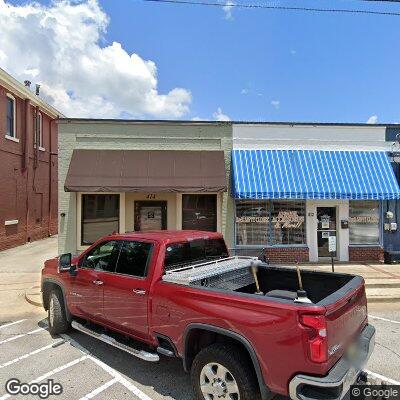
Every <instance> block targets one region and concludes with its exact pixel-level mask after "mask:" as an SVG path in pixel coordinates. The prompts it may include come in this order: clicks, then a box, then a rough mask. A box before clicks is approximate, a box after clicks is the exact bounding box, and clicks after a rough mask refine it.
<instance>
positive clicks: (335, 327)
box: [323, 277, 367, 360]
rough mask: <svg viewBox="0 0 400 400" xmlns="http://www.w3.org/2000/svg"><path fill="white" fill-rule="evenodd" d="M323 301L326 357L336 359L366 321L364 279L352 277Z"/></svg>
mask: <svg viewBox="0 0 400 400" xmlns="http://www.w3.org/2000/svg"><path fill="white" fill-rule="evenodd" d="M323 303H325V304H323V305H324V306H325V308H326V314H325V316H326V328H327V337H328V357H329V358H330V359H333V360H337V359H338V358H339V357H341V356H342V355H343V354H344V352H345V351H346V349H347V347H348V345H349V344H350V343H351V342H352V341H353V339H354V338H355V336H357V335H358V334H359V333H360V332H361V330H362V329H363V328H364V326H365V325H366V323H367V298H366V294H365V286H364V280H363V279H362V278H361V277H355V278H353V279H352V280H351V281H350V282H349V283H348V284H347V285H345V286H344V287H342V288H341V289H339V290H338V291H337V292H335V293H334V294H332V295H331V296H329V297H327V298H326V299H325V300H324V301H323Z"/></svg>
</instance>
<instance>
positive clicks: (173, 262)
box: [164, 239, 229, 271]
mask: <svg viewBox="0 0 400 400" xmlns="http://www.w3.org/2000/svg"><path fill="white" fill-rule="evenodd" d="M228 256H229V254H228V250H227V248H226V245H225V242H224V240H223V239H199V240H191V241H190V242H181V243H172V244H170V245H168V246H167V248H166V254H165V265H164V268H165V271H169V270H171V269H174V268H179V267H184V266H185V265H191V264H195V263H199V262H203V261H211V260H218V259H220V258H226V257H228Z"/></svg>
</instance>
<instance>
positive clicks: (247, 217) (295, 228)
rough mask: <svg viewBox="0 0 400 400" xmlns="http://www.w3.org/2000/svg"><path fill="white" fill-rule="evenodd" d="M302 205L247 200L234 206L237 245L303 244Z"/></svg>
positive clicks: (299, 202) (303, 218)
mask: <svg viewBox="0 0 400 400" xmlns="http://www.w3.org/2000/svg"><path fill="white" fill-rule="evenodd" d="M305 208H306V207H305V202H304V201H290V200H288V201H287V200H282V201H281V200H273V201H269V200H258V201H257V200H256V201H253V200H248V201H247V200H246V201H239V202H237V203H236V221H235V222H236V245H238V246H279V245H283V246H284V245H301V244H305V243H306V234H305Z"/></svg>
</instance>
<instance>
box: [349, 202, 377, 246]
mask: <svg viewBox="0 0 400 400" xmlns="http://www.w3.org/2000/svg"><path fill="white" fill-rule="evenodd" d="M379 215H380V214H379V201H357V200H355V201H350V209H349V231H350V232H349V233H350V244H374V245H376V244H379Z"/></svg>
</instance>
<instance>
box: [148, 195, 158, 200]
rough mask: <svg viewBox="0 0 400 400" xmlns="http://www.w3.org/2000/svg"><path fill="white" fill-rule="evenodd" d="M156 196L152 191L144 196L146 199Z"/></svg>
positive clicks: (152, 198)
mask: <svg viewBox="0 0 400 400" xmlns="http://www.w3.org/2000/svg"><path fill="white" fill-rule="evenodd" d="M155 198H156V195H155V194H154V193H150V194H148V195H147V196H146V199H148V200H154V199H155Z"/></svg>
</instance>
